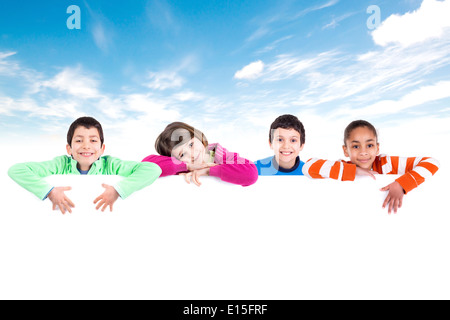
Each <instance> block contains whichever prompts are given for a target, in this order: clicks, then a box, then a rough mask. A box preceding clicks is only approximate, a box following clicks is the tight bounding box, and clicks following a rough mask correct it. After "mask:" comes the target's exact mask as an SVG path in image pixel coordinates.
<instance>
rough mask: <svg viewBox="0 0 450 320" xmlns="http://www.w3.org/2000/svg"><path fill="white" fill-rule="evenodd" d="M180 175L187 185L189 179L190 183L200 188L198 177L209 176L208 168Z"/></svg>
mask: <svg viewBox="0 0 450 320" xmlns="http://www.w3.org/2000/svg"><path fill="white" fill-rule="evenodd" d="M181 175H183V176H184V179H185V180H186V182H187V183H188V184H190V183H191V179H192V181H193V182H194V183H195V184H196V185H197V186H199V187H200V186H201V185H202V184H201V182H200V180H199V177H201V176H209V168H205V169H201V170H194V171H192V172H188V173H182V174H181Z"/></svg>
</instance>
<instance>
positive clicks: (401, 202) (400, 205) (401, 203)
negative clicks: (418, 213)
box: [398, 199, 403, 208]
mask: <svg viewBox="0 0 450 320" xmlns="http://www.w3.org/2000/svg"><path fill="white" fill-rule="evenodd" d="M398 202H399V203H398V207H399V208H401V207H402V205H403V199H400V200H399V201H398Z"/></svg>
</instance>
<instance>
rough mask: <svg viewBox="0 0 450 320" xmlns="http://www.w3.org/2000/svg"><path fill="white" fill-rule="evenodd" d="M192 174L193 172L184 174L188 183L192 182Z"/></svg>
mask: <svg viewBox="0 0 450 320" xmlns="http://www.w3.org/2000/svg"><path fill="white" fill-rule="evenodd" d="M191 175H192V174H191V173H188V174H186V175H185V176H184V180H186V182H187V183H188V184H191Z"/></svg>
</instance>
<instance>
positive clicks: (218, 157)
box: [209, 145, 258, 187]
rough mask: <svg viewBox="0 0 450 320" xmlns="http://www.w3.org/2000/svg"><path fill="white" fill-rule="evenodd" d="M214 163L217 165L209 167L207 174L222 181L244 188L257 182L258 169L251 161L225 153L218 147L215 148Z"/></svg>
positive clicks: (223, 149)
mask: <svg viewBox="0 0 450 320" xmlns="http://www.w3.org/2000/svg"><path fill="white" fill-rule="evenodd" d="M214 162H215V163H216V164H218V165H217V166H214V167H211V168H210V169H209V174H210V176H213V177H218V178H220V179H221V180H222V181H225V182H229V183H233V184H238V185H241V186H243V187H246V186H250V185H252V184H254V183H255V182H256V181H257V180H258V169H257V168H256V166H255V165H254V164H253V163H252V162H251V161H249V160H247V159H244V158H242V157H240V156H239V154H237V153H234V152H229V151H227V150H226V149H225V148H222V147H221V146H220V145H217V146H216V153H215V158H214Z"/></svg>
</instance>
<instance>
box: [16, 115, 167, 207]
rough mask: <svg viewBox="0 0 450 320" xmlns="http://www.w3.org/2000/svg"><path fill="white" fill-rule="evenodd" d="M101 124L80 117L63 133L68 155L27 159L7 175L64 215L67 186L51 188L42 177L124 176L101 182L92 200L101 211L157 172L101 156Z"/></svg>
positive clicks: (154, 168) (70, 204)
mask: <svg viewBox="0 0 450 320" xmlns="http://www.w3.org/2000/svg"><path fill="white" fill-rule="evenodd" d="M103 142H104V138H103V129H102V126H101V124H100V123H99V122H98V121H97V120H95V119H94V118H91V117H82V118H79V119H77V120H75V122H73V123H72V125H71V126H70V128H69V131H68V133H67V146H66V148H67V153H68V154H69V156H61V157H57V158H55V159H53V160H51V161H45V162H28V163H20V164H16V165H14V166H12V167H11V168H10V169H9V171H8V174H9V176H10V177H11V178H12V179H13V180H14V181H15V182H17V183H18V184H19V185H20V186H22V187H23V188H25V189H27V190H28V191H30V192H31V193H33V194H35V195H36V196H37V197H39V199H43V200H45V199H46V198H49V199H50V201H51V202H52V203H53V210H55V209H56V206H58V207H59V209H60V210H61V212H62V213H63V214H64V213H65V212H66V211H69V212H70V213H72V210H71V208H74V207H75V205H74V204H73V202H72V201H71V200H70V199H69V198H68V197H67V195H66V194H65V193H64V192H65V191H68V190H70V189H71V187H53V186H51V185H50V184H48V183H47V182H46V181H45V179H44V178H45V177H48V176H50V175H56V174H75V175H99V174H105V175H119V176H123V177H125V179H123V180H122V181H120V182H118V183H116V184H115V185H114V186H109V185H106V184H103V185H102V186H103V187H104V188H105V192H104V193H103V194H101V195H100V196H99V197H97V198H96V199H95V200H94V204H97V207H96V209H97V210H98V209H99V208H102V211H105V209H106V208H107V207H108V206H109V207H110V210H111V211H112V210H113V204H114V203H115V202H116V200H117V199H118V198H119V196H120V197H121V198H122V199H125V198H127V197H128V196H129V195H130V194H132V193H133V192H135V191H138V190H140V189H142V188H144V187H146V186H148V185H150V184H152V183H153V182H154V181H155V180H156V179H157V178H158V177H159V176H160V175H161V168H160V167H159V166H158V165H156V164H154V163H150V162H142V163H141V162H133V161H122V160H119V159H117V158H113V157H110V156H102V155H103V152H104V151H105V145H104V144H103Z"/></svg>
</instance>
